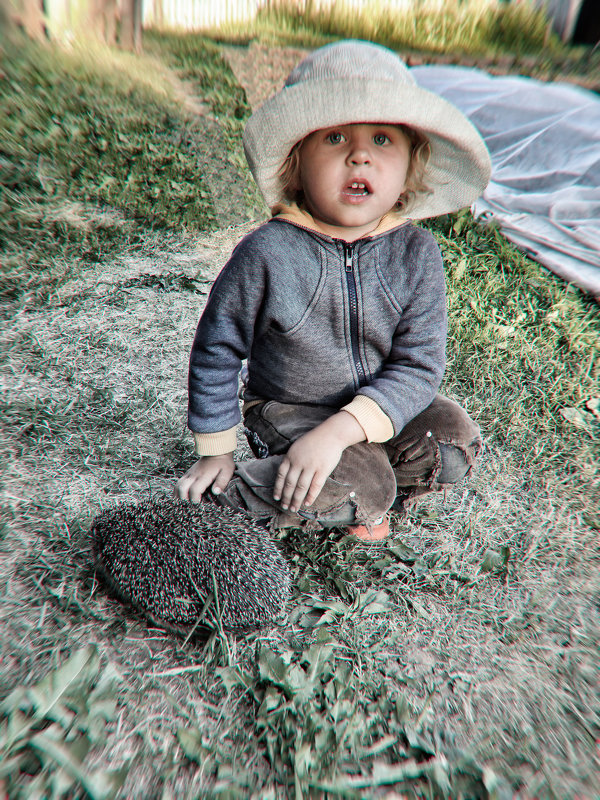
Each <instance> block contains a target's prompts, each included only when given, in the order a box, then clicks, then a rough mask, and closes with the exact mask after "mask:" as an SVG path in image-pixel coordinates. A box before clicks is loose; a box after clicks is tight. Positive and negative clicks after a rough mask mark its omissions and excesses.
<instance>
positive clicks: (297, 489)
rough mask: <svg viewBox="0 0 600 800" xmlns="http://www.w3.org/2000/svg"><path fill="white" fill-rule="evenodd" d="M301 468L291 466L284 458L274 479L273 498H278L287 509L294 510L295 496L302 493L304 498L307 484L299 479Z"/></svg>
mask: <svg viewBox="0 0 600 800" xmlns="http://www.w3.org/2000/svg"><path fill="white" fill-rule="evenodd" d="M301 476H302V470H301V469H299V468H297V467H292V466H291V465H290V464H289V463H288V462H286V461H285V460H284V461H282V462H281V466H280V467H279V470H278V473H277V478H276V480H275V487H274V489H273V498H274V499H275V500H280V502H281V507H282V508H285V509H286V510H287V508H288V507H290V510H292V511H295V510H296V498H297V497H298V498H299V497H300V495H302V500H303V499H304V497H305V495H306V492H307V491H308V488H309V485H310V484H308V485H307V484H306V482H303V481H302V480H301Z"/></svg>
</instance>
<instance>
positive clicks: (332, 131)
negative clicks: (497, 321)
mask: <svg viewBox="0 0 600 800" xmlns="http://www.w3.org/2000/svg"><path fill="white" fill-rule="evenodd" d="M244 148H245V152H246V157H247V159H248V163H249V165H250V169H251V171H252V173H253V175H254V178H255V180H256V182H257V184H258V186H259V187H260V189H261V191H262V193H263V195H264V197H265V200H266V202H267V204H268V205H269V206H270V207H271V209H272V214H273V216H272V219H270V220H269V221H268V222H267V223H265V224H263V225H261V226H260V227H258V228H257V229H256V230H255V231H253V232H252V233H250V234H249V235H248V236H246V237H245V238H244V239H243V240H242V241H241V242H240V243H239V244H238V246H237V247H236V248H235V250H234V252H233V255H232V257H231V259H230V260H229V262H228V263H227V264H226V266H225V267H224V269H223V270H222V272H221V273H220V275H219V277H218V278H217V280H216V281H215V284H214V286H213V288H212V291H211V294H210V297H209V299H208V302H207V305H206V308H205V310H204V312H203V314H202V317H201V319H200V322H199V324H198V329H197V331H196V336H195V339H194V344H193V347H192V353H191V357H190V370H189V415H188V424H189V427H190V428H191V430H192V431H193V433H194V438H195V446H196V453H197V455H199V456H200V460H199V461H197V462H196V463H195V464H194V465H193V466H192V467H191V469H189V470H188V472H186V474H185V475H184V476H183V477H182V478H181V479H180V480H179V481H178V483H177V486H176V493H177V494H178V495H179V497H181V498H183V499H188V500H191V501H192V502H199V501H200V500H201V499H202V496H203V494H204V493H205V492H206V491H207V490H208V489H209V488H210V489H211V491H212V494H213V496H216V498H217V499H218V501H219V502H222V503H224V504H226V505H230V506H232V507H234V508H237V509H241V510H244V511H246V512H247V513H249V514H250V515H252V516H255V517H262V518H265V517H267V518H271V519H272V522H273V524H274V525H276V526H292V525H293V526H298V525H302V524H304V525H306V524H311V525H315V526H324V527H327V526H334V525H342V526H348V527H349V528H350V530H351V531H352V532H354V533H355V534H356V535H357V536H358V537H360V538H362V539H366V540H372V539H381V538H384V537H385V536H386V535H387V534H388V532H389V525H388V520H387V516H386V512H387V511H388V509H389V508H390V507H391V506H392V505H393V504H395V507H396V508H399V507H401V505H402V503H404V502H406V501H410V500H412V499H413V498H415V497H417V496H418V495H419V494H423V493H425V492H428V491H432V490H436V489H440V488H443V487H444V486H447V485H448V484H451V483H455V482H456V481H458V480H460V479H461V478H463V477H464V476H465V475H466V474H467V472H468V471H469V469H470V468H471V465H472V464H473V461H474V459H475V457H476V456H477V453H478V451H479V449H480V446H481V438H480V433H479V428H478V427H477V425H476V424H475V423H474V422H473V421H472V420H471V419H470V418H469V416H468V415H467V413H466V412H465V411H464V410H463V409H462V408H461V407H460V406H459V405H458V404H456V403H455V402H454V401H452V400H450V399H448V398H445V397H443V396H441V395H439V394H437V390H438V388H439V385H440V382H441V379H442V375H443V372H444V366H445V355H444V353H445V340H446V303H445V289H444V274H443V267H442V259H441V254H440V251H439V248H438V246H437V244H436V242H435V240H434V238H433V236H432V235H431V234H430V233H429V232H427V231H426V230H423V229H422V228H419V227H417V226H415V225H414V224H413V222H412V220H416V219H423V218H427V217H433V216H436V215H440V214H446V213H448V212H451V211H455V210H457V209H460V208H463V207H465V206H468V205H470V204H471V203H472V202H473V201H474V200H475V199H476V198H477V197H478V196H479V195H480V194H481V192H482V191H483V189H484V188H485V186H486V184H487V182H488V180H489V176H490V160H489V155H488V152H487V149H486V147H485V144H484V143H483V140H482V139H481V137H480V136H479V134H478V133H477V131H476V130H475V128H474V127H473V126H472V125H471V123H470V122H469V121H468V120H467V119H466V118H465V117H464V116H463V114H462V113H461V112H460V111H458V110H457V109H456V108H455V107H454V106H452V105H451V104H450V103H448V102H446V101H445V100H443V99H442V98H440V97H438V96H437V95H435V94H433V93H431V92H429V91H426V90H424V89H421V88H419V87H418V86H417V85H416V84H415V82H414V79H413V78H412V76H411V75H410V72H409V71H408V69H407V68H406V67H405V65H404V64H403V62H402V61H401V60H400V59H399V58H398V57H397V56H396V55H395V54H394V53H393V52H392V51H390V50H388V49H386V48H384V47H380V46H378V45H374V44H370V43H367V42H361V41H345V42H340V43H336V44H333V45H327V46H326V47H323V48H321V49H319V50H316V51H315V52H314V53H312V54H311V55H310V56H308V57H307V58H306V59H305V60H304V61H302V62H301V63H300V64H299V65H298V66H297V67H296V68H295V69H294V70H293V71H292V72H291V74H290V76H289V77H288V79H287V81H286V84H285V86H284V88H283V89H282V90H281V91H280V92H279V93H277V94H276V95H274V96H273V97H272V98H271V99H270V100H268V101H267V102H266V103H265V104H264V105H263V106H262V107H261V108H259V109H258V110H257V111H256V112H255V113H254V114H253V115H252V117H251V118H250V120H249V121H248V124H247V126H246V129H245V131H244ZM245 359H247V369H246V368H245V369H244V373H245V375H244V387H243V395H242V396H243V401H244V405H243V415H244V423H245V432H246V435H247V437H248V441H249V443H250V446H251V448H252V450H253V452H254V454H255V455H256V456H257V457H258V458H256V459H252V460H247V461H242V462H240V463H238V464H234V460H233V452H234V450H235V448H236V434H235V431H236V426H237V423H238V422H239V420H240V412H239V405H238V378H239V374H240V370H241V367H242V362H243V361H244V360H245Z"/></svg>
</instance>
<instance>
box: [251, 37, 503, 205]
mask: <svg viewBox="0 0 600 800" xmlns="http://www.w3.org/2000/svg"><path fill="white" fill-rule="evenodd" d="M353 122H380V123H389V124H398V123H404V124H405V125H409V126H410V127H412V128H416V129H418V130H420V131H422V132H423V133H424V134H425V135H426V136H427V138H428V139H429V143H430V145H431V157H430V159H429V161H428V163H427V167H426V170H425V174H424V180H425V183H426V184H427V185H428V186H429V188H430V189H431V190H432V193H431V194H418V195H417V196H416V197H415V198H414V200H413V201H412V203H411V205H410V209H409V214H410V216H411V217H412V218H413V219H423V218H426V217H435V216H438V215H440V214H447V213H449V212H451V211H456V210H458V209H459V208H464V207H465V206H470V205H471V204H472V203H473V202H474V201H475V200H476V199H477V198H478V197H479V196H480V195H481V193H482V192H483V190H484V188H485V187H486V185H487V183H488V181H489V179H490V174H491V162H490V156H489V153H488V151H487V148H486V146H485V143H484V141H483V139H482V138H481V136H480V134H479V133H478V132H477V130H476V129H475V128H474V126H473V125H472V124H471V123H470V122H469V120H468V119H467V118H466V117H465V116H464V114H463V113H462V112H461V111H459V110H458V109H457V108H456V107H455V106H453V105H452V104H451V103H449V102H448V101H447V100H444V99H442V98H441V97H439V96H438V95H436V94H434V93H433V92H430V91H427V90H426V89H422V88H420V87H419V86H417V84H416V82H415V79H414V78H413V77H412V75H411V74H410V71H409V70H408V68H407V67H406V65H405V64H404V63H403V62H402V61H401V60H400V58H398V56H397V55H396V54H395V53H393V52H392V51H391V50H388V49H387V48H386V47H381V46H380V45H376V44H372V43H370V42H363V41H357V40H347V41H342V42H337V43H335V44H330V45H326V46H325V47H321V48H320V49H319V50H315V52H313V53H311V55H309V56H308V57H307V58H305V59H304V60H303V61H302V62H300V64H298V66H297V67H295V69H293V70H292V72H291V73H290V75H289V77H288V79H287V81H286V82H285V86H284V87H283V89H282V90H281V91H280V92H278V93H277V94H275V95H273V97H271V98H270V99H269V100H267V101H266V103H264V105H262V106H261V107H260V108H258V109H257V110H256V111H255V112H254V113H253V114H252V116H251V117H250V119H249V120H248V124H247V125H246V129H245V131H244V150H245V152H246V158H247V159H248V164H249V166H250V169H251V171H252V174H253V175H254V179H255V180H256V183H257V184H258V186H259V188H260V190H261V192H262V194H263V196H264V198H265V200H266V202H267V205H268V206H269V207H270V208H272V207H273V206H274V205H276V204H277V203H279V202H282V201H284V199H285V198H284V197H283V193H282V187H281V182H280V180H279V178H278V175H277V173H278V171H279V169H280V168H281V165H282V164H283V162H284V161H285V159H286V158H287V156H288V154H289V152H290V150H291V149H292V147H293V146H294V145H295V144H296V142H299V141H300V140H301V139H303V138H304V137H305V136H307V135H308V134H309V133H312V131H316V130H319V129H321V128H329V127H331V126H333V125H348V124H350V123H353Z"/></svg>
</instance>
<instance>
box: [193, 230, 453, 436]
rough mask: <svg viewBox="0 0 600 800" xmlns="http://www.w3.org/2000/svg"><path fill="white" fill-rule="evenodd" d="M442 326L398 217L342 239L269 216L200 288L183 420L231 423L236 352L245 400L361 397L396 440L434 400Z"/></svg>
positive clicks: (209, 426) (442, 316) (440, 290)
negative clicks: (204, 289)
mask: <svg viewBox="0 0 600 800" xmlns="http://www.w3.org/2000/svg"><path fill="white" fill-rule="evenodd" d="M446 327H447V320H446V300H445V284H444V272H443V265H442V258H441V253H440V250H439V247H438V245H437V243H436V241H435V239H434V238H433V236H432V235H431V234H430V233H429V232H428V231H425V230H423V229H421V228H418V227H416V226H415V225H413V224H412V223H410V222H406V223H404V224H402V225H400V226H398V227H396V228H394V229H392V230H390V231H387V232H385V233H382V234H379V235H373V236H371V237H365V238H362V239H359V240H357V241H355V242H353V243H351V244H348V243H346V242H344V241H342V240H340V239H332V238H331V237H329V236H327V235H325V234H322V233H319V232H317V231H314V230H310V229H308V228H305V227H303V226H301V225H298V224H295V223H292V222H290V221H287V220H284V219H279V218H277V217H274V218H273V219H271V220H270V221H269V222H267V223H265V224H263V225H261V226H260V227H258V228H257V229H256V230H254V231H253V232H252V233H250V234H249V235H247V236H246V237H245V238H244V239H242V241H241V242H240V243H239V244H238V245H237V247H236V248H235V250H234V251H233V254H232V256H231V258H230V260H229V261H228V263H227V264H226V265H225V267H224V268H223V270H222V271H221V273H220V274H219V276H218V278H217V279H216V281H215V283H214V285H213V287H212V291H211V293H210V296H209V299H208V302H207V304H206V308H205V309H204V312H203V313H202V316H201V318H200V322H199V324H198V328H197V331H196V336H195V338H194V344H193V347H192V352H191V356H190V368H189V409H188V425H189V427H190V429H191V430H192V431H195V432H197V433H201V434H213V433H216V432H220V431H225V430H227V429H229V428H232V427H233V426H235V425H236V424H237V423H238V422H239V420H240V410H239V404H238V376H239V372H240V368H241V364H242V361H243V360H244V359H248V381H247V386H246V389H245V395H244V399H245V400H247V401H248V400H253V399H257V398H264V399H268V400H277V401H279V402H281V403H307V404H314V405H325V406H330V407H332V408H337V409H341V408H343V407H344V406H345V405H347V404H348V403H350V402H351V401H353V398H356V397H360V396H361V395H362V396H364V397H366V398H370V400H371V401H373V402H374V403H376V404H377V406H378V407H379V409H381V411H382V412H383V413H384V414H385V415H387V417H388V418H389V420H390V421H391V425H392V426H393V430H394V435H396V434H398V433H399V432H400V431H401V430H402V428H403V427H404V426H405V425H406V424H407V423H408V422H410V420H411V419H413V417H415V416H416V415H417V414H419V413H420V412H421V411H423V410H424V409H425V408H426V407H427V406H428V405H429V404H430V403H431V402H432V400H433V398H434V397H435V395H436V392H437V390H438V388H439V385H440V382H441V379H442V375H443V372H444V366H445V343H446ZM349 410H350V409H349Z"/></svg>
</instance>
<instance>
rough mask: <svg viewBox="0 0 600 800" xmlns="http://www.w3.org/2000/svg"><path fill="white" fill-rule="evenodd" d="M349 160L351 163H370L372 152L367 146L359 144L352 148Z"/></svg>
mask: <svg viewBox="0 0 600 800" xmlns="http://www.w3.org/2000/svg"><path fill="white" fill-rule="evenodd" d="M348 160H349V161H350V163H351V164H355V165H360V164H368V163H369V161H370V160H371V154H370V153H369V149H368V148H367V147H364V146H363V145H358V146H356V147H353V148H352V150H351V151H350V154H349V156H348Z"/></svg>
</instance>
